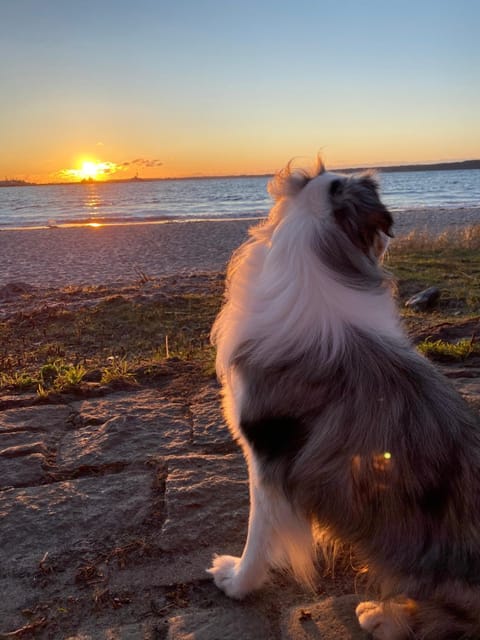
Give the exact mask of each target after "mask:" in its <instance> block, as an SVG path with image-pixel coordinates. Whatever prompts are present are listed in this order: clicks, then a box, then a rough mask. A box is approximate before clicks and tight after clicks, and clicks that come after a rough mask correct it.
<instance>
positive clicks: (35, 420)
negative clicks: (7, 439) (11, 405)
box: [0, 405, 72, 433]
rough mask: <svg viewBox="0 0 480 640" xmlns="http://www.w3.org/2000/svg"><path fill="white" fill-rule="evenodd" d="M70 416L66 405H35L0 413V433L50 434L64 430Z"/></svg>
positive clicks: (70, 411)
mask: <svg viewBox="0 0 480 640" xmlns="http://www.w3.org/2000/svg"><path fill="white" fill-rule="evenodd" d="M71 416H72V409H71V408H70V407H69V406H67V405H45V406H42V405H36V406H33V407H21V408H18V409H7V410H6V411H2V412H0V433H4V432H9V431H28V432H32V431H42V432H51V431H55V430H59V429H65V427H66V425H67V423H68V420H69V419H70V417H71Z"/></svg>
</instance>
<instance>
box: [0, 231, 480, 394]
mask: <svg viewBox="0 0 480 640" xmlns="http://www.w3.org/2000/svg"><path fill="white" fill-rule="evenodd" d="M386 267H387V269H388V270H390V271H392V273H393V274H394V275H395V277H396V279H397V280H398V296H399V305H400V308H402V307H403V302H404V301H405V300H406V299H407V298H408V297H410V296H411V295H413V294H414V293H417V292H418V291H421V290H422V289H424V288H426V287H428V286H432V285H436V286H438V287H439V288H440V289H441V292H442V295H441V298H440V302H439V304H438V306H437V308H436V309H435V310H434V311H433V312H429V313H426V312H423V313H422V312H415V311H411V310H405V309H404V310H403V311H402V313H403V315H404V319H405V322H406V324H407V326H408V327H409V329H410V330H412V331H415V330H416V329H422V330H427V331H428V329H429V327H430V326H432V327H433V326H435V325H436V324H437V325H438V324H440V323H442V322H446V321H448V322H454V323H458V322H461V321H462V320H465V319H467V318H471V317H475V316H476V315H480V226H478V227H474V228H471V229H468V230H464V231H462V232H457V233H455V234H442V235H441V236H438V237H435V238H432V237H429V236H426V235H425V234H418V233H417V234H410V236H407V237H405V238H401V239H399V240H396V241H395V242H394V243H392V248H391V250H390V251H389V254H388V256H387V259H386ZM220 304H221V291H220V289H218V290H217V289H215V288H213V289H212V288H208V287H207V288H206V290H205V292H195V293H181V294H174V295H169V296H164V298H163V299H161V300H160V301H159V300H158V299H157V300H156V301H154V300H149V299H147V300H142V301H141V302H138V301H135V299H131V298H127V297H123V296H121V295H116V296H112V297H110V298H107V299H104V300H103V301H102V302H100V303H98V304H96V305H84V306H80V307H79V308H75V309H69V308H65V307H64V308H62V307H60V306H49V307H48V306H45V305H44V306H39V307H38V308H36V310H34V311H33V312H31V313H21V312H20V313H18V314H16V315H15V316H14V317H11V318H9V319H8V320H5V321H0V389H13V390H17V391H25V390H33V391H37V392H38V393H39V395H48V394H49V393H51V392H59V391H60V392H61V391H65V390H69V389H72V388H74V387H76V386H78V385H81V384H82V383H83V382H84V381H85V379H87V380H89V379H92V380H93V379H95V380H96V381H98V382H101V383H102V384H111V383H112V382H121V383H125V384H134V383H135V380H136V375H137V374H136V372H137V371H138V370H139V368H143V370H144V371H149V367H150V368H151V370H152V371H153V370H154V365H157V364H159V363H164V362H165V361H167V360H170V361H172V362H175V361H178V360H181V361H188V362H189V363H194V364H196V365H198V367H199V371H203V372H204V373H206V374H208V375H211V374H212V373H213V370H214V367H213V362H214V352H213V349H212V347H211V346H210V343H209V332H210V328H211V325H212V322H213V320H214V318H215V315H216V313H217V312H218V310H219V308H220ZM425 335H426V334H425ZM419 349H420V350H421V351H423V353H425V354H426V355H427V356H429V357H433V358H437V359H438V358H446V359H457V360H462V359H466V358H469V357H470V356H471V355H472V354H478V353H479V348H478V345H477V343H475V342H474V340H472V339H471V336H469V337H465V340H457V342H456V343H449V342H445V341H443V342H442V341H439V340H436V339H435V335H434V333H432V336H431V337H430V338H429V339H428V340H424V341H423V342H422V343H420V345H419ZM94 374H95V375H94ZM147 375H148V374H147Z"/></svg>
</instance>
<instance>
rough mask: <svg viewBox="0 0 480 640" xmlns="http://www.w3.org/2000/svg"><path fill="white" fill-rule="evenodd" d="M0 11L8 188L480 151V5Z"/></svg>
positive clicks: (59, 0) (348, 2)
mask: <svg viewBox="0 0 480 640" xmlns="http://www.w3.org/2000/svg"><path fill="white" fill-rule="evenodd" d="M0 6H1V19H0V61H1V62H0V90H1V99H0V150H1V153H0V180H1V179H3V178H12V179H13V178H16V179H24V180H32V181H37V182H50V181H57V180H78V179H81V178H82V177H87V176H88V174H89V173H90V175H91V177H95V178H98V179H101V178H105V177H115V178H128V177H132V176H134V175H138V176H139V177H144V178H147V177H179V176H189V175H195V176H198V175H232V174H233V175H235V174H255V173H272V172H274V171H276V170H278V169H280V168H281V167H282V166H284V165H285V164H286V163H287V162H288V161H289V160H290V159H292V158H305V159H306V161H308V162H311V161H312V159H314V158H315V156H316V155H317V154H318V153H321V154H322V155H323V157H324V160H325V162H326V164H327V166H329V167H347V166H378V165H382V164H383V165H386V164H405V163H417V162H420V163H426V162H436V161H449V160H464V159H474V158H479V157H480V121H479V114H480V71H479V70H480V39H479V38H478V25H479V24H480V2H478V0H448V1H446V0H403V1H396V0H362V1H360V0H342V1H338V0H337V1H333V0H328V1H327V0H311V1H309V0H295V2H292V1H291V0H288V1H283V0H275V1H270V0H245V1H244V2H241V1H240V0H135V1H133V0H129V1H126V0H104V1H103V2H101V1H99V0H95V1H94V0H82V2H75V1H74V0H41V1H40V0H1V1H0ZM84 163H87V164H86V165H85V164H84ZM82 166H83V170H82Z"/></svg>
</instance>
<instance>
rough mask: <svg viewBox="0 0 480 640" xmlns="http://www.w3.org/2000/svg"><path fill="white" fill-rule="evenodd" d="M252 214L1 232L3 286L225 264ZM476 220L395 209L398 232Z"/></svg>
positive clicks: (125, 278) (128, 277)
mask: <svg viewBox="0 0 480 640" xmlns="http://www.w3.org/2000/svg"><path fill="white" fill-rule="evenodd" d="M255 223H256V220H252V219H238V220H227V219H224V220H221V219H219V220H205V221H186V222H166V223H161V224H145V225H124V226H104V227H88V226H87V227H70V228H52V229H31V230H28V229H26V230H14V231H13V230H12V231H2V232H0V286H4V285H6V284H8V283H12V282H22V283H26V284H29V285H33V286H40V287H53V288H59V287H65V286H68V285H77V286H82V285H98V284H102V285H109V286H115V285H124V284H129V283H132V282H135V281H138V280H139V279H142V278H143V276H146V277H148V278H149V279H155V278H158V277H161V276H165V275H173V274H187V273H199V272H202V273H204V272H218V271H222V270H223V269H224V268H225V265H226V264H227V262H228V260H229V258H230V256H231V253H232V251H233V250H234V249H235V248H236V247H237V246H238V245H239V244H240V243H241V242H242V241H243V240H244V239H245V238H246V237H247V233H248V228H249V227H250V226H251V225H253V224H255ZM472 224H480V207H477V208H471V209H461V210H454V211H452V210H449V209H439V210H434V211H433V210H425V211H421V210H417V211H403V212H400V213H397V214H395V228H394V231H395V234H396V236H397V237H401V236H402V235H405V234H407V233H408V232H410V231H412V230H413V229H419V230H427V231H428V232H429V233H432V234H437V233H440V232H442V231H443V230H445V229H449V228H458V227H462V226H468V225H472Z"/></svg>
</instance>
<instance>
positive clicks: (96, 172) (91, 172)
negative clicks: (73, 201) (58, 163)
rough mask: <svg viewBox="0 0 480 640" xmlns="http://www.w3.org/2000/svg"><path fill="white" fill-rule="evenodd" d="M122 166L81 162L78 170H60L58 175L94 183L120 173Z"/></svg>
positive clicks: (111, 163) (89, 161) (109, 163)
mask: <svg viewBox="0 0 480 640" xmlns="http://www.w3.org/2000/svg"><path fill="white" fill-rule="evenodd" d="M121 170H122V166H119V165H117V164H115V163H114V162H97V161H95V160H81V161H80V163H79V165H78V169H62V170H61V171H60V172H59V175H60V176H61V177H62V178H67V179H72V178H74V179H75V180H81V181H82V182H83V181H87V182H88V181H96V180H105V179H108V178H109V177H110V176H112V175H113V174H114V173H117V171H121Z"/></svg>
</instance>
